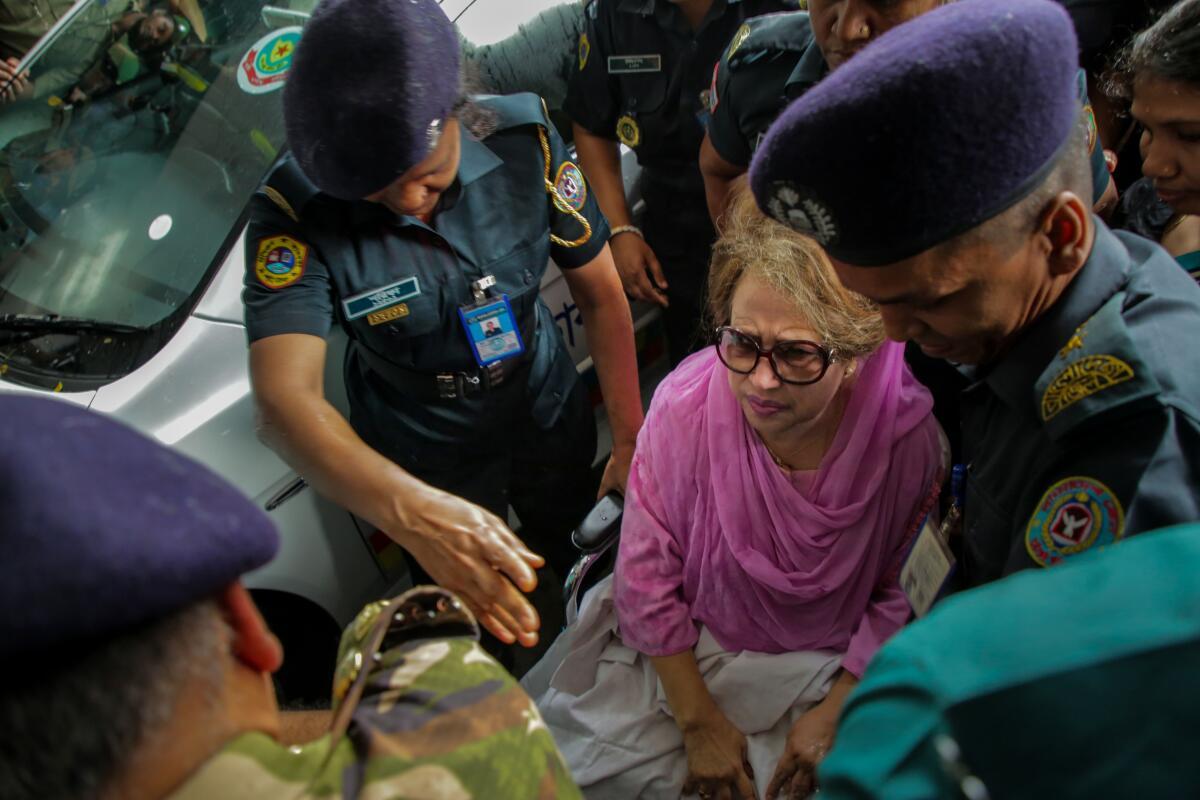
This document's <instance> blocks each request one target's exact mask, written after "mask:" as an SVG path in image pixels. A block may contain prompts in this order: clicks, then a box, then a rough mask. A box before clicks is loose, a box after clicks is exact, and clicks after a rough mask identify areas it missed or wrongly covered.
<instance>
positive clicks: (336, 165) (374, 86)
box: [283, 0, 459, 200]
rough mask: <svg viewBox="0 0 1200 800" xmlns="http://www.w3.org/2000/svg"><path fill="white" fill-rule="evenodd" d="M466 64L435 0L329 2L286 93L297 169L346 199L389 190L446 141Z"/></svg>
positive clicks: (306, 39) (316, 17)
mask: <svg viewBox="0 0 1200 800" xmlns="http://www.w3.org/2000/svg"><path fill="white" fill-rule="evenodd" d="M458 64H459V49H458V36H457V35H456V34H455V31H454V26H453V25H452V24H451V22H450V20H448V19H447V18H446V15H445V13H444V12H443V11H442V10H441V8H439V7H438V4H437V3H436V2H435V0H323V1H322V2H321V3H320V4H319V5H318V6H317V8H316V10H315V11H314V12H313V15H312V18H311V19H310V20H309V21H308V24H307V25H305V26H304V34H303V36H302V38H301V40H300V44H299V46H298V47H297V48H296V57H295V61H294V62H293V64H292V69H291V72H290V73H289V74H288V80H287V84H286V86H284V92H283V115H284V122H285V123H286V125H287V141H288V146H289V147H290V148H291V150H292V153H293V154H294V156H295V158H296V163H298V164H299V165H300V169H302V170H303V171H304V174H305V175H307V176H308V178H309V180H311V181H312V182H313V183H314V184H316V186H317V188H319V189H320V190H321V191H323V192H325V193H326V194H330V195H333V196H334V197H339V198H342V199H343V200H361V199H362V198H363V197H366V196H367V195H369V194H373V193H374V192H377V191H379V190H380V189H383V188H384V187H386V186H387V185H388V184H390V183H392V182H393V181H395V180H396V179H397V178H399V177H400V176H401V175H402V174H404V172H406V171H407V170H408V169H409V167H411V166H413V165H414V164H417V163H418V162H420V161H421V160H422V159H424V158H425V157H426V156H428V155H429V152H430V151H431V150H432V149H433V146H434V145H435V144H436V143H437V139H438V136H439V135H440V132H441V127H442V125H443V123H444V122H445V120H446V117H447V116H449V114H450V112H451V110H452V109H453V108H454V104H455V102H456V101H457V100H458V93H459V79H458Z"/></svg>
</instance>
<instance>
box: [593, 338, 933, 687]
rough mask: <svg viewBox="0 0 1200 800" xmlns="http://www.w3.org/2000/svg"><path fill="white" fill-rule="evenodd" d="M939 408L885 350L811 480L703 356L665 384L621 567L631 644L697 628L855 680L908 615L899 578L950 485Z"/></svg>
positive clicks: (652, 646) (655, 646)
mask: <svg viewBox="0 0 1200 800" xmlns="http://www.w3.org/2000/svg"><path fill="white" fill-rule="evenodd" d="M932 405H933V403H932V400H931V399H930V396H929V393H928V392H927V391H926V390H925V388H924V387H923V386H921V385H920V384H919V383H918V382H917V381H916V379H915V378H913V376H912V373H910V372H909V370H908V367H907V366H906V365H905V363H904V348H903V347H902V346H901V345H899V344H896V343H894V342H887V343H885V344H884V345H883V346H882V347H881V348H880V349H879V350H878V351H876V352H875V353H874V354H872V355H871V356H869V357H868V358H866V359H865V360H864V362H863V363H862V366H861V370H860V373H859V379H858V382H857V384H856V385H855V386H854V388H853V391H852V394H851V397H850V399H849V402H848V403H847V406H846V411H845V414H844V415H843V419H842V422H841V424H840V425H839V427H838V431H837V434H836V436H835V438H834V440H833V444H832V445H831V446H830V449H829V452H827V453H826V455H825V457H824V459H823V460H822V462H821V466H820V468H819V469H817V470H816V471H814V472H810V473H805V474H803V475H798V476H793V475H789V474H788V473H785V472H784V471H783V470H781V469H779V467H777V466H776V465H775V463H774V461H773V460H772V459H771V456H770V454H769V453H768V452H767V449H766V447H765V446H764V445H763V443H762V441H761V440H760V439H759V438H758V436H757V434H755V433H754V431H753V430H752V429H751V427H750V425H749V423H747V422H746V419H745V417H744V415H743V414H742V411H741V409H740V408H739V406H738V404H737V400H736V398H735V397H734V395H733V392H732V390H731V389H730V388H729V383H728V378H727V376H726V371H725V367H724V366H722V365H721V363H720V361H718V360H717V357H716V352H715V351H714V350H713V349H712V348H708V349H706V350H704V351H702V352H700V353H697V354H695V355H693V356H691V357H690V358H688V359H687V360H686V361H684V362H683V363H682V364H680V365H679V367H678V368H677V369H676V370H675V371H674V372H672V373H671V374H670V375H669V376H668V377H667V378H666V380H665V381H663V383H662V384H661V385H660V386H659V387H658V390H657V391H656V392H655V395H654V402H653V403H652V404H651V407H650V412H649V414H648V415H647V417H646V423H645V425H644V426H643V427H642V431H641V434H640V435H639V436H638V443H637V452H636V455H635V456H634V460H633V469H632V471H631V474H630V478H629V486H628V495H627V498H626V503H625V517H624V523H623V526H622V531H621V543H620V549H619V553H618V557H617V569H616V584H615V590H614V599H615V605H616V610H617V618H618V623H619V627H620V633H621V637H622V639H623V640H624V641H625V642H626V644H628V645H629V646H631V647H633V648H635V649H637V650H639V651H640V652H643V653H645V654H647V655H651V656H659V655H670V654H673V653H679V652H682V651H684V650H688V649H690V648H692V647H693V646H694V645H695V643H696V640H697V636H698V630H699V626H700V625H705V626H707V627H708V629H709V630H710V631H711V632H712V634H713V636H714V637H715V638H716V639H717V641H718V642H719V643H720V644H721V645H722V646H723V647H725V648H727V649H728V650H731V651H739V650H751V651H755V652H764V653H782V652H795V651H801V650H831V651H834V652H839V653H845V654H846V655H845V659H844V660H843V666H844V667H845V668H846V669H847V670H849V671H850V672H852V673H854V674H855V675H858V674H861V672H862V670H863V668H864V667H865V666H866V663H867V662H868V661H869V660H870V659H871V657H872V656H873V655H874V653H875V651H876V650H877V649H879V647H880V646H881V645H882V644H883V642H884V641H885V640H886V639H887V638H888V637H889V636H891V635H892V634H893V633H894V632H895V631H896V630H898V629H899V628H900V626H901V625H903V624H904V622H905V621H906V620H907V618H908V613H909V606H908V601H907V599H906V598H905V596H904V593H903V591H902V590H901V589H900V586H899V582H898V578H899V567H900V564H901V562H902V560H903V557H904V556H905V554H906V552H907V548H908V545H909V543H910V541H911V539H912V536H913V534H914V533H915V532H916V529H917V526H918V525H919V524H920V522H921V520H922V519H923V518H924V516H925V514H926V513H927V512H928V510H929V509H930V507H931V506H932V505H933V503H934V500H935V499H936V496H937V487H938V486H939V485H940V483H941V479H942V473H943V463H942V462H943V456H942V447H941V444H940V439H939V428H938V425H937V422H936V421H935V420H934V418H933V415H932V413H931V409H932Z"/></svg>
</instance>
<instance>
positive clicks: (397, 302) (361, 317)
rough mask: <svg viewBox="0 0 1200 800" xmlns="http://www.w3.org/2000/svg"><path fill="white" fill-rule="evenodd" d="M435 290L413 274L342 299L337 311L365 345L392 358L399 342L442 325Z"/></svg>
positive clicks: (409, 339) (421, 334) (425, 334)
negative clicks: (339, 311)
mask: <svg viewBox="0 0 1200 800" xmlns="http://www.w3.org/2000/svg"><path fill="white" fill-rule="evenodd" d="M438 289H439V287H437V286H426V285H424V283H423V282H422V281H421V278H420V276H417V275H413V276H409V277H406V278H401V279H399V280H398V281H393V282H392V283H389V284H385V285H383V286H379V287H376V288H374V289H370V290H368V291H365V292H360V293H358V294H356V295H353V296H351V297H349V298H347V299H345V300H342V301H341V304H340V306H341V308H340V310H341V312H342V315H343V316H344V317H345V319H346V321H347V323H348V324H349V325H350V327H351V328H353V329H354V331H355V333H356V334H357V335H358V336H359V338H361V339H362V340H363V343H364V344H367V345H369V346H371V347H372V349H375V350H377V351H378V352H380V353H384V354H388V355H389V357H393V356H395V355H398V353H397V351H396V348H397V346H398V345H399V343H400V342H401V341H411V340H413V339H415V338H417V337H421V336H427V335H429V334H431V333H434V332H436V331H438V330H439V328H440V327H441V324H440V323H441V314H440V307H439V303H438Z"/></svg>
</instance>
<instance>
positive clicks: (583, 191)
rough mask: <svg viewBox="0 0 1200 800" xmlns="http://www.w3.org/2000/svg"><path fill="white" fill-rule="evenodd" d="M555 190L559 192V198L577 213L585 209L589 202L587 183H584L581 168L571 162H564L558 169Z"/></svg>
mask: <svg viewBox="0 0 1200 800" xmlns="http://www.w3.org/2000/svg"><path fill="white" fill-rule="evenodd" d="M554 188H555V189H556V190H557V191H558V196H559V197H561V198H562V199H563V201H564V202H565V203H566V204H567V205H568V206H570V207H571V208H572V209H574V210H575V211H578V210H580V209H581V208H583V205H584V203H586V202H587V182H586V181H584V179H583V173H582V172H580V171H579V167H577V166H575V165H574V164H573V163H571V162H570V161H564V162H563V163H562V166H561V167H559V168H558V176H557V177H556V178H555V179H554Z"/></svg>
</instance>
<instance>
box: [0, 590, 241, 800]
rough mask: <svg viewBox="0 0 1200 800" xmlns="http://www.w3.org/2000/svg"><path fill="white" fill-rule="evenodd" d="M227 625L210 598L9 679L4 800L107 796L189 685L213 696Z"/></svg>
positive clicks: (1, 749) (0, 723)
mask: <svg viewBox="0 0 1200 800" xmlns="http://www.w3.org/2000/svg"><path fill="white" fill-rule="evenodd" d="M228 637H229V634H228V625H227V624H226V623H225V621H224V619H223V618H222V616H221V612H220V609H219V608H218V607H217V605H216V603H215V602H213V601H203V602H200V603H197V604H195V605H192V606H189V607H188V608H185V609H183V610H182V611H179V612H176V613H175V614H172V615H170V616H168V617H167V618H165V619H161V620H157V621H155V622H152V623H149V624H147V625H145V626H143V627H141V628H138V629H136V630H133V631H129V632H127V633H124V634H122V635H119V636H116V637H114V638H112V639H110V640H108V641H106V642H103V643H102V644H100V645H98V646H94V647H91V648H87V649H85V648H80V651H79V652H66V653H63V654H62V655H61V657H59V658H55V659H49V660H48V661H47V663H45V664H39V665H35V666H34V667H31V668H29V669H23V670H21V674H20V677H19V679H18V678H17V677H16V676H12V675H10V676H7V677H6V678H5V685H4V686H3V687H2V688H0V730H3V731H4V735H3V736H2V737H0V797H3V798H5V800H73V799H74V798H83V797H89V798H90V797H100V796H103V795H104V794H105V793H106V790H108V789H109V787H110V784H111V782H112V781H113V780H115V779H116V778H117V777H118V776H119V775H120V774H121V771H122V770H123V769H124V768H125V766H126V764H127V763H128V761H129V759H130V757H131V756H132V755H133V754H134V753H135V752H136V749H137V748H138V747H139V746H140V745H141V744H142V743H143V742H144V741H146V740H147V739H148V738H149V737H152V736H154V735H156V734H157V732H158V731H159V730H160V729H161V728H162V726H163V725H164V724H165V723H166V722H167V721H169V720H170V719H171V715H172V712H173V711H174V709H175V704H176V702H177V700H178V698H179V696H180V693H181V691H182V690H183V688H184V687H185V686H187V685H189V684H191V683H192V682H195V681H199V682H200V683H201V684H202V685H203V686H204V691H205V692H206V693H209V694H211V695H212V696H213V697H214V698H215V696H216V693H217V691H218V690H219V688H220V684H221V681H222V679H223V672H222V670H223V667H224V661H223V660H222V659H221V657H220V654H221V648H222V647H224V646H226V645H225V642H226V641H227V640H228Z"/></svg>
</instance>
